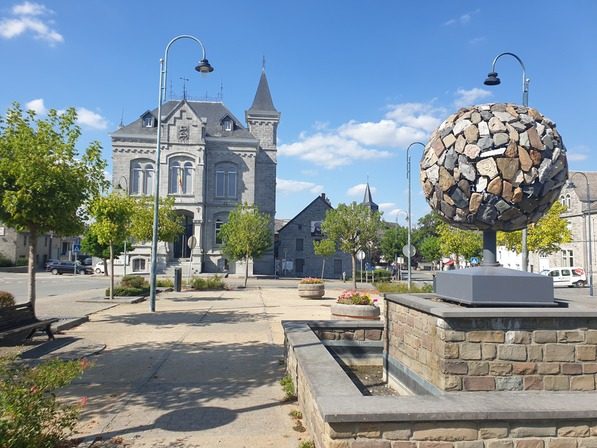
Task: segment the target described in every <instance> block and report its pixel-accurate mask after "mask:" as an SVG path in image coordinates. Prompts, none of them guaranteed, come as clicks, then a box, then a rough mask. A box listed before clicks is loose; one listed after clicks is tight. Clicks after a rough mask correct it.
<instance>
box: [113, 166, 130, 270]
mask: <svg viewBox="0 0 597 448" xmlns="http://www.w3.org/2000/svg"><path fill="white" fill-rule="evenodd" d="M123 183H124V187H123V186H122V184H123ZM116 188H118V189H119V190H123V191H124V194H126V195H127V196H128V195H129V181H128V180H127V179H126V177H125V176H120V179H118V187H116ZM123 266H124V275H125V276H126V237H125V238H124V265H123Z"/></svg>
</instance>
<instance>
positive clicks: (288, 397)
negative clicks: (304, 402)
mask: <svg viewBox="0 0 597 448" xmlns="http://www.w3.org/2000/svg"><path fill="white" fill-rule="evenodd" d="M280 386H282V390H283V391H284V400H285V401H294V400H296V391H295V389H294V383H293V382H292V378H291V377H290V375H284V376H283V377H282V379H281V380H280Z"/></svg>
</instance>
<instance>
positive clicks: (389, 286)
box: [375, 282, 433, 293]
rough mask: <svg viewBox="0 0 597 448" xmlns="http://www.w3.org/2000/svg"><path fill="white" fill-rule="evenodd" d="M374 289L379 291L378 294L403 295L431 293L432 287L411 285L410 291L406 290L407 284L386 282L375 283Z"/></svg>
mask: <svg viewBox="0 0 597 448" xmlns="http://www.w3.org/2000/svg"><path fill="white" fill-rule="evenodd" d="M375 287H376V288H377V289H378V290H379V292H389V293H405V292H415V293H416V292H433V286H432V285H427V284H424V285H422V286H417V285H414V284H413V285H411V288H410V291H409V290H408V283H406V282H398V283H387V282H380V283H375Z"/></svg>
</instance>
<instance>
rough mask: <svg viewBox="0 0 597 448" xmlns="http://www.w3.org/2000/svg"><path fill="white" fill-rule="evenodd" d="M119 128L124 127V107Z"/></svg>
mask: <svg viewBox="0 0 597 448" xmlns="http://www.w3.org/2000/svg"><path fill="white" fill-rule="evenodd" d="M118 127H119V128H123V127H124V107H123V108H122V113H121V114H120V124H119V125H118Z"/></svg>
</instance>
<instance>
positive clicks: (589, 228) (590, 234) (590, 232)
mask: <svg viewBox="0 0 597 448" xmlns="http://www.w3.org/2000/svg"><path fill="white" fill-rule="evenodd" d="M577 174H578V175H580V176H582V177H584V178H585V184H586V187H587V201H588V204H587V217H588V219H589V224H588V226H587V238H588V240H589V241H588V243H589V251H588V254H589V295H590V296H591V297H592V296H593V225H592V224H591V190H590V187H589V178H588V177H587V175H586V174H585V173H583V172H582V171H576V172H575V173H574V174H573V175H572V177H571V178H570V180H572V178H573V177H574V176H576V175H577ZM572 186H574V184H572ZM577 195H578V193H577ZM581 203H582V201H581ZM582 212H583V214H584V213H585V211H584V210H583V211H582Z"/></svg>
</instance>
